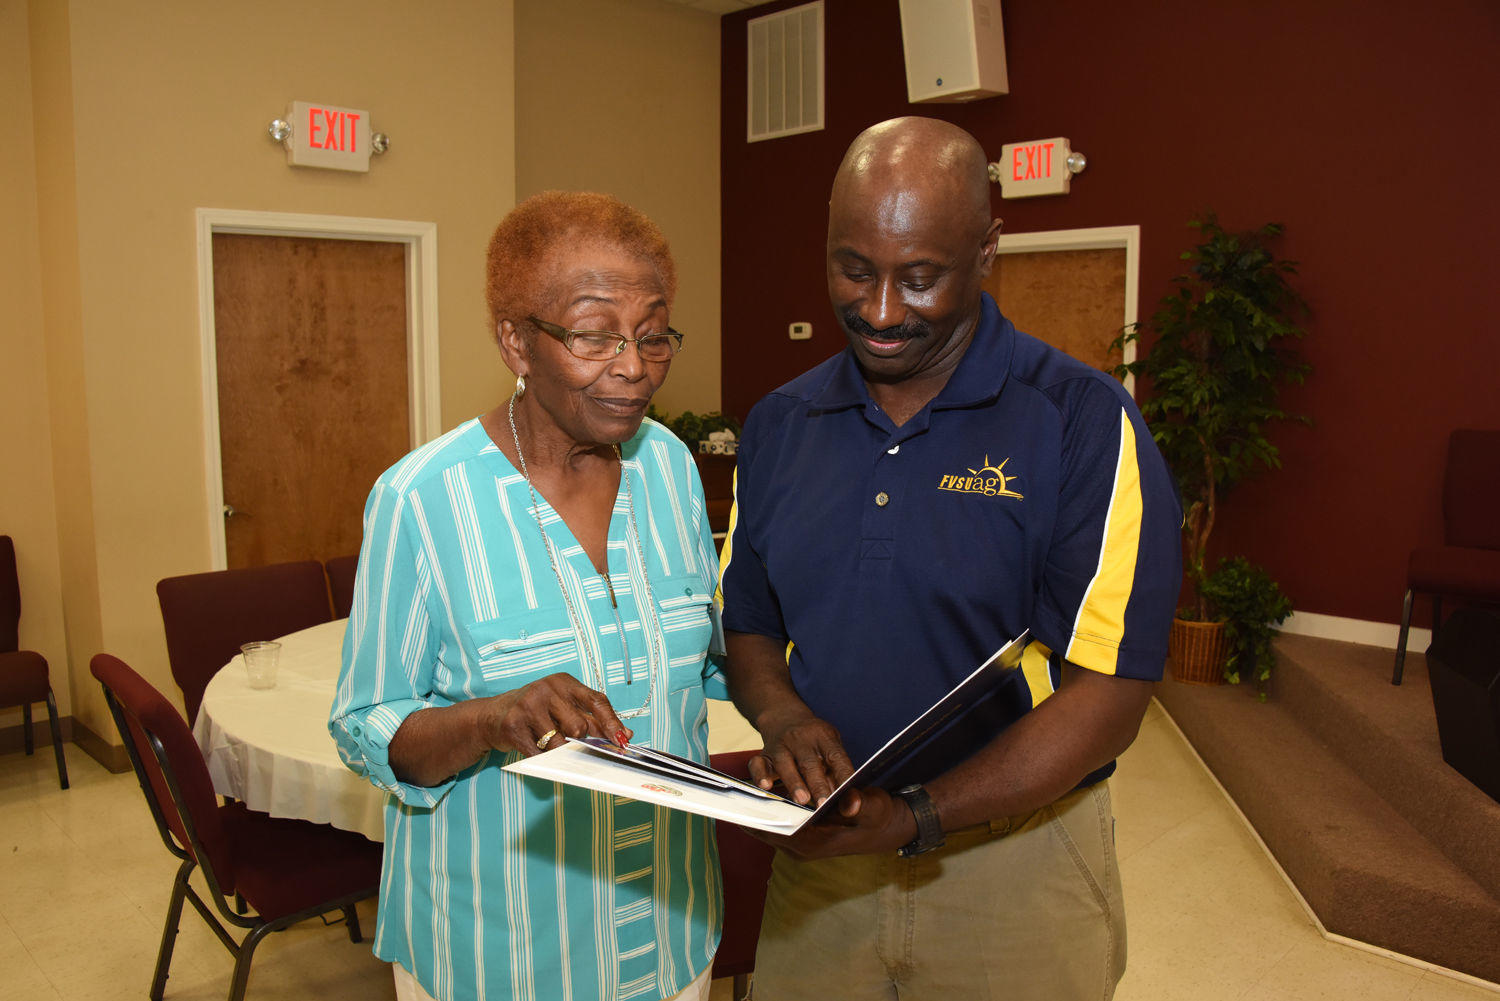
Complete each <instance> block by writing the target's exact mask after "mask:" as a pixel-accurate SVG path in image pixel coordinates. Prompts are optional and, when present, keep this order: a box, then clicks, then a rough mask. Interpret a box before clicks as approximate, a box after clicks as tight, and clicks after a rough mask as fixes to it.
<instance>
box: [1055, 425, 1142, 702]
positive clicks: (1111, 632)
mask: <svg viewBox="0 0 1500 1001" xmlns="http://www.w3.org/2000/svg"><path fill="white" fill-rule="evenodd" d="M1140 535H1141V474H1140V468H1139V467H1138V466H1137V465H1136V456H1135V428H1134V427H1132V426H1131V424H1130V417H1129V415H1127V414H1126V413H1125V411H1124V410H1123V409H1121V411H1120V456H1119V460H1118V461H1117V462H1116V464H1115V485H1114V492H1113V494H1112V495H1111V497H1110V501H1109V510H1108V512H1107V513H1106V515H1105V522H1104V532H1103V539H1102V540H1101V542H1100V547H1099V565H1098V569H1097V570H1095V571H1094V578H1093V580H1091V581H1090V582H1089V586H1088V589H1087V590H1086V591H1085V592H1084V595H1083V602H1082V604H1081V605H1080V606H1079V608H1078V617H1077V618H1076V619H1075V620H1074V622H1073V638H1072V639H1071V640H1070V641H1069V642H1068V652H1067V654H1066V655H1065V656H1066V658H1067V660H1068V661H1070V662H1071V663H1074V664H1077V665H1078V666H1079V667H1086V668H1088V669H1089V670H1091V671H1098V672H1100V673H1101V674H1114V673H1115V668H1116V665H1117V662H1118V659H1119V649H1120V641H1121V640H1122V639H1123V638H1124V636H1125V608H1126V606H1127V605H1128V604H1129V603H1130V591H1131V587H1132V586H1133V585H1134V583H1135V561H1136V554H1137V552H1138V551H1139V549H1140Z"/></svg>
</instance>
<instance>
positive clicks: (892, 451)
mask: <svg viewBox="0 0 1500 1001" xmlns="http://www.w3.org/2000/svg"><path fill="white" fill-rule="evenodd" d="M899 451H901V446H900V445H892V446H891V447H890V448H888V449H886V450H885V454H886V455H895V454H896V453H897V452H899Z"/></svg>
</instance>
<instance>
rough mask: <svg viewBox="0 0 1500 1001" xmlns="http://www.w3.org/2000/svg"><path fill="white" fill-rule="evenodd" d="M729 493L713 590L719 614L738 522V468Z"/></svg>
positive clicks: (721, 610)
mask: <svg viewBox="0 0 1500 1001" xmlns="http://www.w3.org/2000/svg"><path fill="white" fill-rule="evenodd" d="M729 484H730V486H729V492H730V495H731V496H732V497H733V498H734V500H733V502H732V503H731V504H730V505H729V532H728V534H726V535H725V536H724V548H723V549H720V550H719V583H718V586H717V587H715V588H714V601H715V602H716V603H717V604H718V606H719V612H720V614H723V612H724V575H725V574H726V573H728V572H729V560H730V558H731V550H732V549H733V548H734V526H735V525H736V524H738V522H739V520H740V467H739V466H735V467H734V474H733V476H732V477H731V479H730V481H729Z"/></svg>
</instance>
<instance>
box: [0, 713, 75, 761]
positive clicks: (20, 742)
mask: <svg viewBox="0 0 1500 1001" xmlns="http://www.w3.org/2000/svg"><path fill="white" fill-rule="evenodd" d="M57 728H58V729H59V730H61V731H62V739H63V743H65V744H66V743H67V742H68V741H70V740H72V739H73V717H71V716H63V717H61V718H60V719H58V721H57ZM31 738H32V743H33V744H34V746H35V747H36V750H37V751H38V752H40V751H46V752H47V753H48V754H51V753H52V726H51V724H50V723H48V722H47V705H46V703H43V702H37V703H34V704H33V705H32V707H31ZM25 749H26V724H25V723H14V724H12V725H11V726H7V727H5V728H4V729H0V754H14V753H15V752H16V751H24V750H25Z"/></svg>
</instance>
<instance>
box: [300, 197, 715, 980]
mask: <svg viewBox="0 0 1500 1001" xmlns="http://www.w3.org/2000/svg"><path fill="white" fill-rule="evenodd" d="M675 291H676V272H675V267H674V265H673V262H672V258H671V254H670V251H669V250H668V247H667V242H666V240H665V239H664V238H663V236H662V234H661V232H660V231H659V230H658V229H657V228H656V226H655V225H653V224H652V223H651V222H650V221H649V220H648V219H646V217H645V216H643V215H641V214H640V213H639V212H637V211H635V210H634V209H631V208H629V207H628V206H626V205H623V204H621V203H620V202H618V201H616V200H615V199H613V198H610V197H608V196H605V195H598V194H579V193H561V192H547V193H544V194H540V195H537V196H535V197H533V198H529V199H527V200H526V201H524V202H522V203H521V204H520V205H518V206H517V207H516V208H515V210H514V211H513V212H511V213H510V214H509V215H508V216H506V217H505V219H504V220H503V221H502V222H501V223H500V226H499V228H498V229H497V230H496V231H495V235H494V238H493V240H492V241H491V243H490V248H489V257H488V290H487V296H488V300H489V307H490V317H491V320H492V322H493V326H494V330H495V334H496V338H497V341H498V344H499V348H500V354H501V356H502V357H503V358H504V360H505V364H506V365H507V366H509V368H510V369H511V370H512V371H513V372H514V373H515V375H516V390H515V393H514V395H512V396H511V397H510V398H509V399H508V400H506V401H505V402H503V403H501V404H500V405H499V406H497V407H495V408H494V409H493V410H491V411H490V412H489V413H487V414H485V415H484V416H482V417H478V418H475V419H473V420H470V421H468V422H466V423H464V424H462V425H460V426H459V427H457V428H455V429H454V430H452V431H450V432H449V433H447V434H445V435H443V436H442V437H441V438H438V439H437V440H436V441H433V442H431V443H429V444H427V445H424V446H423V447H421V448H419V449H417V450H416V451H415V452H412V453H411V454H410V455H408V456H407V457H406V458H404V459H402V460H401V461H400V462H398V463H396V465H395V466H393V467H391V469H390V470H388V471H387V472H386V473H385V474H384V475H382V476H381V477H380V479H379V480H378V481H377V482H376V484H375V487H374V490H373V491H372V492H371V494H370V499H369V502H368V504H367V506H366V510H365V523H364V545H363V549H362V551H361V553H360V561H359V574H358V579H357V583H356V585H355V599H354V608H353V611H352V613H351V615H350V618H349V628H348V632H347V635H346V638H345V641H344V663H343V671H342V673H341V675H340V678H339V686H338V692H337V694H336V696H335V699H334V703H333V711H332V719H331V721H330V728H331V730H332V732H333V734H334V737H335V739H336V740H337V742H338V744H339V748H340V751H341V753H342V754H343V756H344V758H345V760H346V761H347V762H348V764H349V766H350V767H351V768H353V769H355V770H356V771H358V772H361V773H363V774H365V775H367V776H368V777H369V778H370V780H371V781H372V782H374V783H375V784H376V785H378V786H380V787H382V788H384V789H387V790H389V791H390V792H391V793H392V797H391V799H390V800H389V803H388V806H387V808H386V815H385V870H384V874H383V876H382V878H381V887H380V902H379V927H378V930H377V932H376V936H375V946H374V948H375V954H376V955H377V956H379V957H381V958H382V959H385V960H388V961H390V962H393V963H395V964H396V970H395V975H396V981H397V991H398V997H402V998H406V997H412V998H423V997H424V996H430V997H433V998H437V999H440V1001H450V999H455V998H462V999H469V998H481V997H482V998H487V999H489V1001H498V999H502V998H538V999H545V1001H552V999H562V998H577V999H584V998H589V999H594V998H598V999H609V998H645V999H656V998H670V997H678V996H680V997H684V998H698V997H702V998H706V997H707V996H708V971H709V968H710V965H711V962H712V959H713V955H714V950H715V949H716V948H717V946H718V939H719V928H720V907H721V895H720V886H719V871H718V857H717V853H716V850H715V846H714V840H713V833H712V831H713V829H712V826H711V823H710V822H708V821H706V820H704V819H703V818H701V817H696V816H691V815H689V814H686V813H681V812H677V811H669V810H664V809H660V808H656V807H652V806H650V805H647V804H644V803H640V802H636V801H633V800H625V799H617V798H615V797H612V796H609V795H605V794H600V793H591V792H588V791H585V790H581V789H575V788H572V787H564V786H560V785H554V784H553V783H550V782H543V781H540V780H537V779H531V778H522V777H519V776H516V775H514V774H512V773H510V772H506V771H503V770H502V766H503V765H505V764H506V763H507V762H510V761H514V760H516V759H517V757H518V756H520V755H531V754H538V753H540V752H541V751H542V750H543V749H546V748H549V747H555V746H558V745H559V744H560V743H561V742H562V741H563V738H564V737H565V736H582V735H584V734H592V735H595V736H604V737H610V738H618V737H633V739H634V740H636V741H638V742H643V743H647V744H649V745H650V746H652V747H657V748H661V749H665V750H668V751H671V752H673V753H675V754H680V755H684V756H687V757H691V758H694V759H696V760H699V761H706V760H707V723H706V711H705V705H704V696H705V689H707V688H709V687H710V686H712V687H713V689H714V691H713V692H712V694H714V695H715V696H717V697H721V698H722V697H724V696H725V692H724V689H723V688H722V683H721V682H720V681H719V680H718V678H717V660H718V652H719V651H720V650H721V649H722V638H721V632H720V629H719V624H718V616H717V611H716V609H715V607H714V604H713V600H712V599H713V588H714V581H715V576H716V574H717V568H718V564H717V559H716V557H715V550H714V547H713V541H712V536H711V535H710V533H709V529H708V526H707V522H706V519H705V515H704V502H703V489H702V486H701V485H700V483H699V481H698V476H697V473H696V470H695V467H694V464H693V460H692V456H691V455H690V454H689V453H688V451H687V449H686V448H684V447H683V445H682V444H681V443H680V442H678V441H677V439H676V438H674V437H672V435H671V434H670V433H669V432H667V431H666V430H665V429H663V428H662V427H661V426H660V425H658V424H656V423H654V422H652V421H649V420H643V417H644V415H645V412H646V406H647V404H648V403H650V401H651V396H652V394H653V393H655V392H656V390H657V389H658V388H659V387H660V386H661V384H662V380H664V379H665V378H666V376H667V370H668V369H669V368H670V367H671V364H672V357H673V355H674V354H675V352H676V351H677V349H678V348H679V347H680V346H681V342H682V335H681V334H679V333H677V332H676V331H675V330H673V329H672V328H671V327H670V326H669V323H668V319H669V311H670V308H671V303H672V297H673V295H674V293H675ZM424 992H425V994H424Z"/></svg>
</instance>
